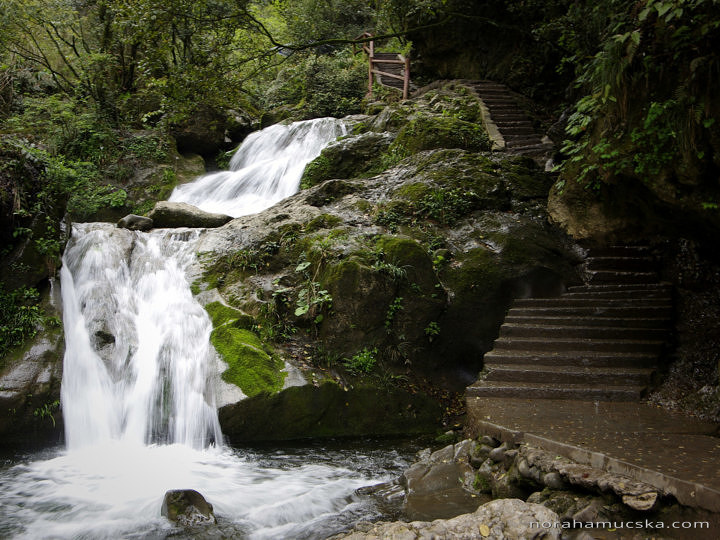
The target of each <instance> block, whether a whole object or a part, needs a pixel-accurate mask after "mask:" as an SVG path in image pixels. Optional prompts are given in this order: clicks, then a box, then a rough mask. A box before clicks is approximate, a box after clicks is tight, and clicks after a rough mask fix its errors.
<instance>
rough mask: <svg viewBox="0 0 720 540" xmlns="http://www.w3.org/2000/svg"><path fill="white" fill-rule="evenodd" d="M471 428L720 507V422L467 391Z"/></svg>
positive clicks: (623, 405)
mask: <svg viewBox="0 0 720 540" xmlns="http://www.w3.org/2000/svg"><path fill="white" fill-rule="evenodd" d="M467 408H468V422H467V430H468V432H469V433H468V435H470V436H472V437H476V436H478V435H491V436H494V437H496V438H497V439H500V440H503V441H509V442H514V443H527V444H529V445H531V446H535V447H538V448H542V449H543V450H546V451H549V452H554V453H556V454H558V455H561V456H564V457H567V458H570V459H572V460H574V461H576V462H578V463H582V464H584V465H590V466H593V467H595V468H599V469H602V470H605V471H608V472H613V473H617V474H624V475H626V476H629V477H631V478H633V479H635V480H637V481H640V482H645V483H647V484H650V485H652V486H654V487H656V488H657V489H658V490H659V491H661V492H662V493H664V494H668V495H672V496H674V497H675V498H676V499H677V500H678V502H680V503H681V504H683V505H686V506H691V507H696V508H702V509H705V510H710V511H711V512H720V426H718V425H717V424H714V423H710V422H703V421H700V420H697V419H693V418H688V417H686V416H683V415H677V414H673V413H670V412H668V411H666V410H663V409H659V408H656V407H653V406H651V405H648V404H645V403H632V402H593V401H574V400H572V401H569V400H552V399H538V400H530V399H520V398H486V397H468V398H467Z"/></svg>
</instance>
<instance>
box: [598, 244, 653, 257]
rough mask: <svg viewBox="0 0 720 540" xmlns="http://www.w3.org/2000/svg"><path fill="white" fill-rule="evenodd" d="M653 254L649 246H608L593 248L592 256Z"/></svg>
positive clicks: (641, 255) (642, 255)
mask: <svg viewBox="0 0 720 540" xmlns="http://www.w3.org/2000/svg"><path fill="white" fill-rule="evenodd" d="M651 255H652V249H650V247H649V246H608V247H604V248H593V249H592V250H591V251H590V256H591V257H647V256H651Z"/></svg>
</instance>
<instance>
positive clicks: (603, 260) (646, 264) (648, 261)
mask: <svg viewBox="0 0 720 540" xmlns="http://www.w3.org/2000/svg"><path fill="white" fill-rule="evenodd" d="M655 266H656V261H655V258H654V257H588V258H587V259H586V260H585V267H586V268H587V269H588V270H615V271H626V272H647V271H649V270H654V269H655Z"/></svg>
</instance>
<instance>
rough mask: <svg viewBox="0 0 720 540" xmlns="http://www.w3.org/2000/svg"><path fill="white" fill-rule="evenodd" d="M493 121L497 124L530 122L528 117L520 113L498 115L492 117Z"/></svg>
mask: <svg viewBox="0 0 720 540" xmlns="http://www.w3.org/2000/svg"><path fill="white" fill-rule="evenodd" d="M492 119H493V121H494V122H495V123H496V124H497V123H499V122H530V119H529V118H528V117H527V115H526V114H525V113H523V112H520V111H517V112H504V113H496V114H493V115H492Z"/></svg>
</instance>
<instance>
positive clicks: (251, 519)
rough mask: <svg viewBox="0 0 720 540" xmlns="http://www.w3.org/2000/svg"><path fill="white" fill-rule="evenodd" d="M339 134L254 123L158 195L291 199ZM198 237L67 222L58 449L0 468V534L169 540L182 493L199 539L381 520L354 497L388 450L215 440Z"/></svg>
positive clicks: (240, 207) (216, 201) (239, 208)
mask: <svg viewBox="0 0 720 540" xmlns="http://www.w3.org/2000/svg"><path fill="white" fill-rule="evenodd" d="M342 132H344V128H343V127H342V123H341V122H340V121H338V120H335V119H320V120H312V121H309V122H299V123H296V124H292V125H290V126H273V127H271V128H268V129H265V130H263V131H262V132H260V133H257V134H254V135H251V136H250V137H248V140H247V142H246V143H245V144H243V146H242V147H241V148H240V150H239V151H238V153H237V155H236V156H235V157H234V158H233V161H232V163H233V171H231V172H226V173H218V174H215V175H209V176H205V177H203V178H200V179H199V180H198V181H196V182H194V183H192V184H189V185H187V186H181V188H179V189H178V190H177V191H176V192H175V194H174V195H173V200H186V201H188V202H191V203H193V204H196V205H199V206H201V207H202V208H204V209H206V210H214V211H222V212H226V213H230V214H233V215H238V214H241V213H252V212H259V211H261V210H262V209H264V208H266V207H267V206H269V205H271V204H273V202H276V201H278V200H280V199H282V198H283V197H286V196H288V195H291V194H292V193H293V192H294V191H295V190H296V189H297V187H298V182H299V179H300V176H301V175H302V170H303V168H304V166H305V164H306V163H307V162H308V161H309V160H311V159H312V158H313V157H315V156H316V155H318V154H319V152H320V150H321V149H322V147H323V146H324V145H325V144H327V143H328V142H330V141H331V140H334V139H335V137H336V136H337V135H339V134H341V133H342ZM205 202H207V204H205ZM202 234H203V232H202V230H199V229H160V230H154V231H151V232H149V233H143V232H136V231H129V230H126V229H118V228H116V227H115V226H114V225H111V224H108V223H85V224H76V225H74V226H73V235H72V238H71V239H70V241H69V242H68V245H67V247H66V249H65V254H64V256H63V266H62V270H61V283H62V298H63V323H64V327H65V341H66V352H65V359H64V370H63V381H62V389H61V402H62V409H63V416H64V420H65V433H66V439H67V441H66V442H67V448H66V449H65V450H64V451H63V450H59V449H55V450H53V451H51V452H48V453H45V454H41V455H38V456H36V457H35V458H33V459H29V460H28V459H25V460H22V461H20V462H19V463H16V464H14V465H12V466H9V467H4V466H3V464H2V463H0V493H2V494H3V496H2V497H1V498H0V538H13V539H23V540H24V539H29V540H36V539H39V538H52V539H63V540H64V539H68V540H69V539H77V538H93V539H108V540H110V539H115V538H157V539H163V538H177V537H178V536H177V534H178V530H177V528H173V526H172V525H171V524H170V523H169V522H168V521H167V520H166V519H164V518H162V517H161V516H160V505H161V502H162V499H163V495H164V493H165V491H167V490H169V489H188V488H191V489H196V490H198V491H200V492H201V493H202V494H203V495H205V497H206V498H207V499H208V501H210V502H211V503H212V504H213V505H214V507H215V511H216V513H217V515H218V517H220V518H221V519H222V523H221V526H222V527H223V530H222V535H221V534H220V531H218V530H215V531H211V533H212V534H210V533H209V535H208V538H209V537H213V538H214V537H216V536H215V535H216V533H217V537H220V536H222V537H227V538H251V539H270V538H273V539H276V538H288V539H289V538H292V539H294V540H298V539H307V540H310V539H313V538H324V537H327V536H329V535H331V534H334V533H337V532H340V531H341V530H343V529H346V528H347V527H348V526H349V525H350V524H351V523H353V522H355V521H357V520H359V519H362V518H376V519H377V518H379V517H380V514H379V513H378V511H377V510H376V509H375V508H374V505H373V504H372V503H371V502H370V501H369V499H366V498H361V497H359V496H357V495H355V494H354V493H355V490H356V489H357V488H359V487H361V486H366V485H369V484H374V483H378V482H382V481H386V480H389V479H390V478H391V476H390V475H388V474H387V470H388V467H389V468H391V469H394V470H396V473H397V472H398V471H399V470H401V468H402V466H406V465H407V461H405V459H404V458H402V459H399V458H398V456H397V454H395V457H394V458H393V457H392V456H393V453H392V452H388V451H386V450H377V451H375V450H371V451H369V452H366V451H365V450H349V451H347V452H345V453H343V452H335V453H332V452H330V451H329V450H328V449H327V448H318V449H316V450H312V449H310V450H309V451H308V450H302V449H301V450H298V451H296V452H295V453H292V452H291V453H289V454H288V453H285V452H284V451H282V450H276V451H274V452H271V453H268V452H265V453H253V452H250V451H248V450H240V449H236V448H232V447H229V446H223V445H222V434H221V432H220V426H219V422H218V417H217V411H216V404H215V397H214V385H213V382H214V381H216V377H217V375H218V373H217V368H216V366H215V365H214V364H215V362H216V357H215V353H214V351H213V350H212V348H211V346H210V343H209V337H210V332H211V330H212V327H211V322H210V319H209V317H208V315H207V313H206V312H205V310H204V309H203V307H202V306H200V305H199V304H198V303H197V302H196V301H195V299H194V297H193V295H192V293H191V291H190V287H189V283H188V278H187V273H188V270H189V268H190V266H191V265H192V264H193V263H194V261H195V251H196V246H197V243H198V240H199V239H200V237H201V235H202ZM213 443H214V444H213ZM388 459H390V461H391V462H392V463H387V460H388ZM188 534H189V533H188ZM182 537H183V538H185V537H188V538H189V537H190V536H185V535H183V536H182Z"/></svg>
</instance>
